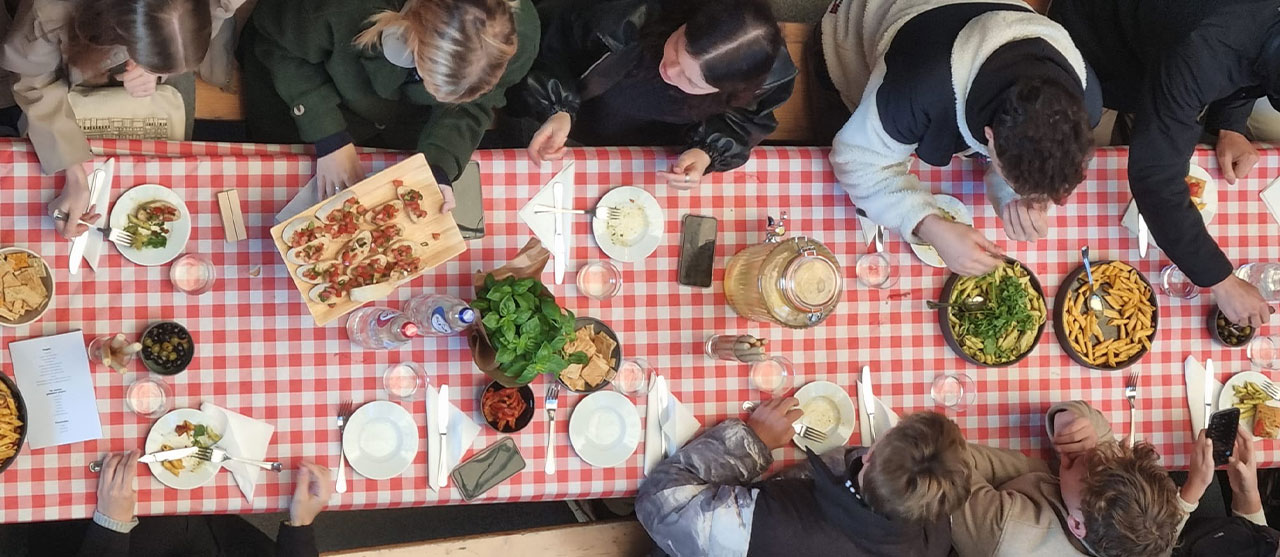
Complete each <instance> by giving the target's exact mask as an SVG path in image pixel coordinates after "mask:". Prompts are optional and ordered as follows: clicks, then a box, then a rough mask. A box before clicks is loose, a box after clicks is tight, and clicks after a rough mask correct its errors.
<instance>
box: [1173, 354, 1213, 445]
mask: <svg viewBox="0 0 1280 557" xmlns="http://www.w3.org/2000/svg"><path fill="white" fill-rule="evenodd" d="M1213 367H1214V373H1215V374H1216V373H1217V372H1218V371H1219V370H1218V369H1217V368H1218V366H1217V365H1216V363H1215V365H1214V366H1213ZM1182 369H1183V373H1184V374H1185V375H1186V379H1187V409H1188V410H1190V411H1191V436H1192V437H1193V438H1194V437H1195V436H1196V435H1197V434H1199V433H1200V430H1202V429H1204V427H1205V423H1204V364H1201V363H1200V361H1199V360H1197V359H1196V357H1195V356H1187V360H1186V362H1184V364H1183V366H1182ZM1209 394H1210V396H1211V397H1212V398H1210V399H1209V403H1210V404H1212V405H1213V410H1214V411H1217V410H1219V408H1218V397H1219V396H1221V394H1222V383H1219V382H1218V380H1217V379H1214V380H1213V392H1212V393H1209Z"/></svg>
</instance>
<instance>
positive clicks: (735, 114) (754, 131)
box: [508, 0, 796, 172]
mask: <svg viewBox="0 0 1280 557" xmlns="http://www.w3.org/2000/svg"><path fill="white" fill-rule="evenodd" d="M662 4H663V0H550V1H545V2H540V3H539V4H538V15H539V18H540V19H541V20H542V26H543V27H542V45H541V49H540V50H539V52H538V57H537V59H536V60H535V61H534V64H533V69H532V70H531V71H530V72H529V74H528V75H527V76H526V77H525V79H524V81H523V82H522V83H520V84H519V85H517V86H515V87H512V88H511V89H510V90H509V91H508V103H509V108H508V110H509V112H510V113H511V114H512V115H515V116H521V117H529V118H533V119H535V120H537V121H538V122H539V123H541V122H544V121H546V119H547V118H549V117H550V116H551V115H553V114H555V113H557V112H567V113H569V115H570V116H575V115H576V114H577V112H578V110H579V108H580V107H581V105H582V103H583V102H584V99H590V98H592V97H594V96H596V95H599V94H601V93H603V92H604V91H607V90H609V88H610V87H611V86H612V85H613V84H614V83H616V82H617V81H618V80H619V79H620V78H621V77H622V76H624V75H625V74H626V73H627V72H628V71H630V70H631V69H632V67H633V66H634V65H635V64H636V63H638V61H639V60H641V59H642V58H643V54H642V52H641V50H642V45H641V44H640V38H641V37H640V31H641V28H642V27H644V25H645V23H646V22H649V21H653V20H654V19H655V18H657V17H658V15H659V12H660V10H661V6H662ZM795 76H796V68H795V65H794V64H792V62H791V57H790V55H789V54H788V53H787V51H786V48H785V47H784V48H783V49H782V50H781V51H780V52H779V53H778V58H777V60H776V61H775V62H774V64H773V69H772V70H770V72H769V75H768V77H767V78H766V79H765V83H764V85H763V86H762V87H761V88H760V90H759V91H758V92H757V94H756V98H755V102H754V103H753V104H752V105H751V106H748V107H743V108H731V109H729V110H727V111H726V112H723V113H721V114H717V115H714V116H712V117H710V118H707V119H705V120H704V121H702V122H700V123H698V124H694V125H690V126H687V127H686V128H685V129H684V130H683V134H682V135H683V137H678V138H672V140H671V141H672V142H684V146H685V148H695V147H696V148H699V149H702V150H703V151H706V152H707V154H708V155H710V156H711V167H710V170H711V171H714V172H722V171H725V170H730V169H733V168H737V167H739V166H742V165H743V164H744V163H746V162H747V159H748V158H749V156H750V151H751V148H752V147H754V146H756V145H757V144H759V143H760V141H762V140H763V139H764V138H765V136H767V135H769V134H770V133H772V132H773V130H774V129H776V128H777V127H778V121H777V119H775V118H774V116H773V111H774V109H776V108H777V107H778V106H780V105H781V104H782V103H783V102H785V101H786V100H787V99H788V98H789V97H790V96H791V89H792V87H793V85H794V84H795ZM575 119H576V118H575ZM589 125H607V123H604V124H602V123H600V122H584V121H576V122H575V123H574V127H575V128H578V127H580V126H589Z"/></svg>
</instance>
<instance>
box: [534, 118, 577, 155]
mask: <svg viewBox="0 0 1280 557" xmlns="http://www.w3.org/2000/svg"><path fill="white" fill-rule="evenodd" d="M572 126H573V118H570V117H569V113H568V112H557V113H555V114H552V115H551V117H550V118H547V121H546V122H543V123H542V127H540V128H538V131H537V132H536V133H534V134H533V139H532V140H531V141H529V160H531V161H533V162H538V163H541V162H546V161H558V160H560V159H561V158H563V157H564V154H565V148H564V143H565V141H568V140H569V129H570V128H571V127H572Z"/></svg>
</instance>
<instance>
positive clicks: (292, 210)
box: [276, 176, 320, 224]
mask: <svg viewBox="0 0 1280 557" xmlns="http://www.w3.org/2000/svg"><path fill="white" fill-rule="evenodd" d="M319 202H320V186H317V185H316V179H315V177H314V176H313V177H312V178H311V180H309V181H307V185H305V186H302V189H300V190H298V193H297V194H294V196H293V199H290V200H289V203H287V204H285V206H284V208H283V209H280V212H279V213H276V224H280V223H282V222H284V221H287V220H289V219H291V218H293V217H295V216H297V215H298V214H299V213H301V212H303V211H305V210H307V208H309V207H311V206H312V205H315V204H316V203H319Z"/></svg>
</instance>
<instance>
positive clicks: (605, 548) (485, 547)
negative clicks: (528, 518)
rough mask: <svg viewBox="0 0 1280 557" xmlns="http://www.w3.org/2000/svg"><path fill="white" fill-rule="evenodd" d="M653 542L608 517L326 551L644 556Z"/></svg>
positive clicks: (376, 555) (345, 556)
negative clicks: (523, 528)
mask: <svg viewBox="0 0 1280 557" xmlns="http://www.w3.org/2000/svg"><path fill="white" fill-rule="evenodd" d="M652 548H653V542H652V541H651V540H650V539H649V534H648V533H646V532H645V531H644V527H642V526H640V523H639V522H636V521H635V520H610V521H600V522H587V523H583V524H571V525H568V526H552V527H548V528H535V529H532V530H520V531H516V532H503V533H498V534H483V535H478V536H465V537H461V538H447V539H442V540H433V541H426V542H418V543H407V544H398V545H389V546H383V547H373V548H369V549H352V550H348V551H337V552H331V553H325V554H324V555H325V557H421V556H424V555H431V556H436V555H441V556H444V555H448V556H454V557H490V556H491V557H514V556H517V555H554V556H555V557H643V556H645V555H648V554H649V552H650V550H651V549H652Z"/></svg>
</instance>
